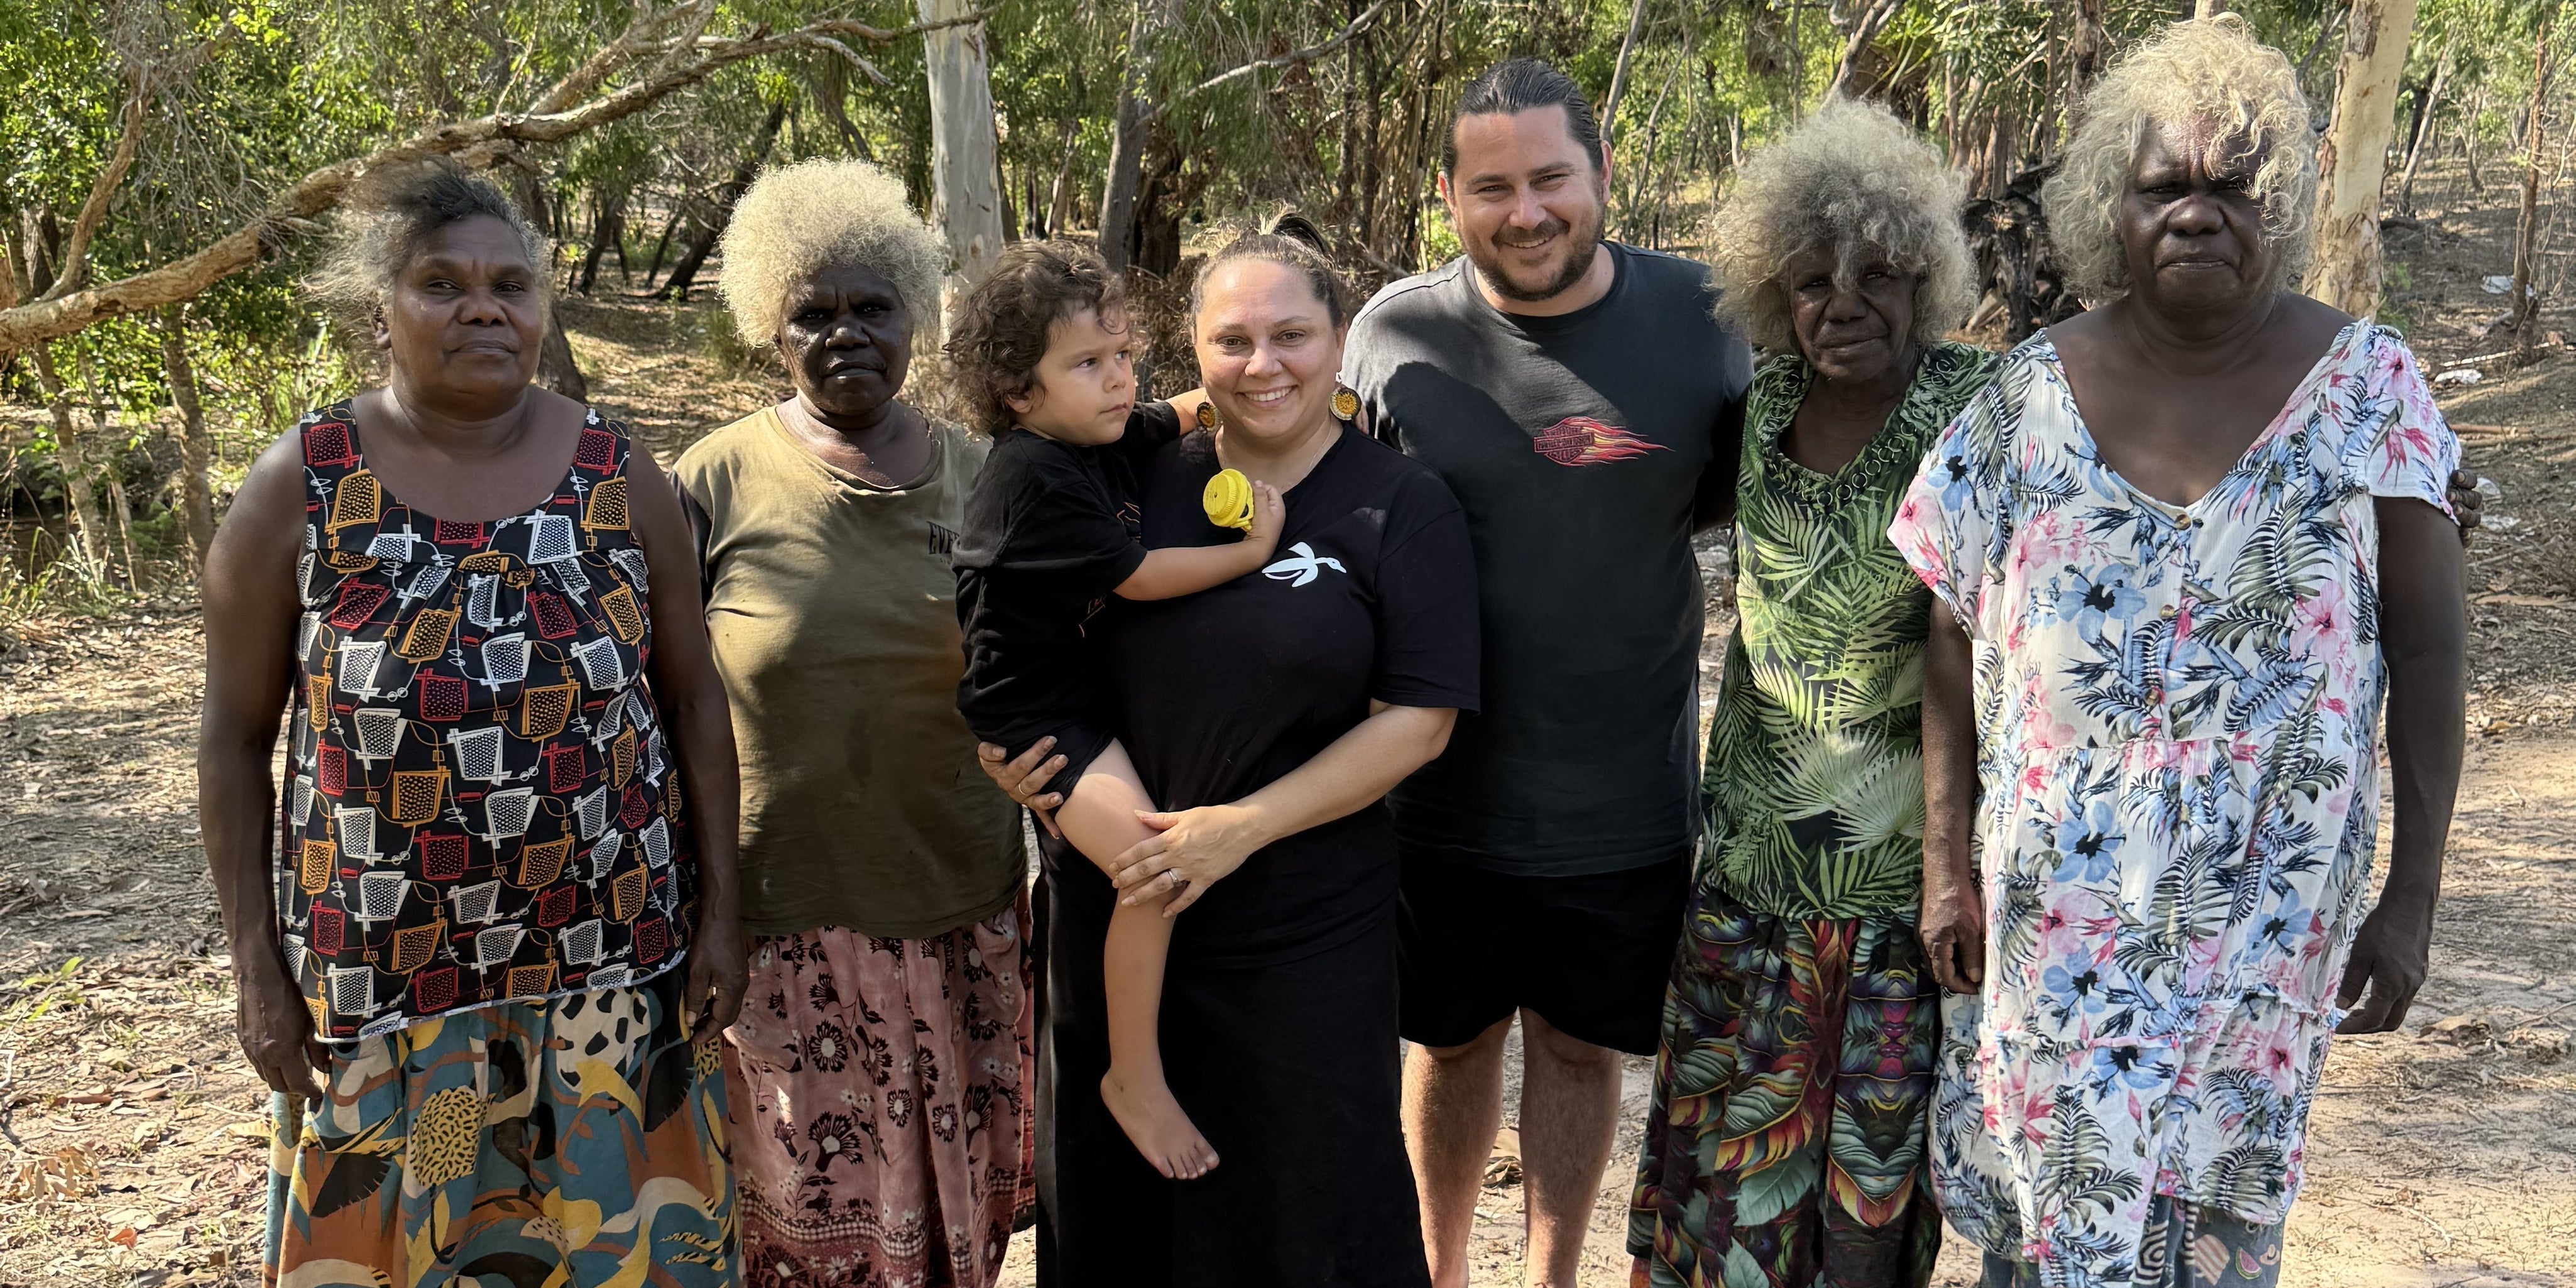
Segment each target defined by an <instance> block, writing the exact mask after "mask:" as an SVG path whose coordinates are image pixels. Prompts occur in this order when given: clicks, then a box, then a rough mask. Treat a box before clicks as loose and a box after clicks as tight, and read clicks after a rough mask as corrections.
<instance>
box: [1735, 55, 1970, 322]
mask: <svg viewBox="0 0 2576 1288" xmlns="http://www.w3.org/2000/svg"><path fill="white" fill-rule="evenodd" d="M1965 196H1966V188H1965V184H1964V182H1963V181H1962V180H1961V179H1960V178H1959V177H1958V176H1957V175H1956V174H1955V173H1953V172H1952V171H1951V169H1950V167H1949V166H1947V165H1945V164H1943V162H1942V160H1941V154H1940V152H1939V151H1937V150H1936V149H1934V148H1933V147H1932V145H1931V144H1929V143H1926V142H1924V141H1923V140H1921V139H1919V138H1917V137H1915V135H1914V132H1913V131H1912V130H1910V129H1907V128H1906V126H1905V123H1904V122H1902V121H1899V120H1897V119H1896V118H1895V117H1894V116H1892V115H1890V114H1889V113H1888V112H1887V110H1886V109H1885V108H1882V107H1879V106H1877V105H1875V104H1871V103H1861V102H1855V101H1853V100H1851V99H1847V98H1839V97H1837V98H1834V99H1831V100H1828V101H1827V102H1826V103H1825V105H1824V106H1822V107H1820V108H1817V109H1816V112H1815V115H1813V116H1810V117H1808V118H1807V119H1806V120H1805V121H1804V122H1802V123H1800V124H1799V126H1798V127H1797V128H1796V129H1793V130H1791V131H1789V133H1788V134H1787V135H1785V136H1783V137H1782V138H1781V139H1779V140H1778V141H1777V142H1774V143H1772V144H1770V145H1769V146H1766V147H1764V148H1762V149H1761V150H1759V151H1757V152H1755V153H1754V154H1753V155H1751V156H1749V157H1747V158H1745V160H1744V166H1743V168H1742V169H1741V170H1739V171H1737V172H1736V176H1735V183H1734V186H1733V189H1732V190H1731V191H1730V192H1728V194H1727V196H1726V200H1725V202H1724V203H1723V204H1722V205H1720V206H1719V208H1718V213H1717V217H1716V219H1715V220H1714V221H1713V222H1712V224H1711V226H1710V233H1711V240H1712V241H1713V242H1714V243H1715V249H1714V250H1713V251H1712V252H1711V254H1710V258H1709V268H1710V270H1711V271H1712V273H1713V274H1714V275H1715V276H1716V279H1717V285H1718V287H1719V295H1718V301H1717V316H1718V320H1719V321H1721V322H1725V323H1728V324H1730V325H1732V326H1734V327H1735V328H1736V329H1737V330H1739V331H1741V332H1742V333H1743V334H1744V337H1745V338H1746V339H1748V340H1751V341H1752V342H1753V343H1755V344H1757V345H1760V346H1762V347H1763V348H1765V349H1769V350H1773V351H1775V352H1778V351H1785V350H1788V349H1789V348H1791V347H1792V346H1793V345H1794V344H1795V343H1796V341H1795V339H1794V338H1793V337H1792V336H1791V334H1790V330H1789V283H1788V282H1787V280H1786V274H1787V272H1788V263H1789V261H1790V260H1791V259H1792V258H1794V257H1796V256H1797V255H1798V254H1800V253H1801V252H1804V251H1807V250H1811V249H1814V248H1816V247H1819V246H1831V247H1833V248H1834V255H1835V270H1834V276H1835V280H1837V281H1844V280H1846V279H1848V278H1850V277H1852V276H1853V275H1854V274H1857V273H1858V272H1860V270H1861V269H1862V268H1863V267H1864V266H1865V265H1866V264H1867V262H1868V260H1869V258H1870V257H1871V256H1872V255H1877V256H1883V257H1885V259H1886V261H1887V262H1888V264H1890V265H1891V266H1893V267H1895V268H1896V269H1898V270H1899V271H1902V272H1907V273H1914V274H1917V275H1919V282H1918V284H1917V285H1916V287H1915V288H1914V336H1913V338H1914V340H1915V341H1916V342H1917V343H1930V342H1932V341H1935V340H1938V339H1940V338H1941V337H1942V336H1944V335H1947V334H1948V333H1949V332H1950V330H1951V329H1952V328H1953V327H1956V326H1957V325H1958V324H1959V323H1960V321H1961V320H1962V319H1964V318H1965V317H1967V315H1968V309H1969V308H1970V307H1971V306H1972V305H1974V304H1975V303H1976V296H1975V293H1974V292H1975V288H1974V286H1973V285H1972V284H1971V283H1972V282H1973V280H1974V274H1973V273H1972V272H1971V268H1970V265H1971V261H1970V259H1969V257H1968V236H1967V233H1966V232H1965V231H1963V230H1962V229H1961V227H1960V224H1959V206H1960V203H1961V202H1962V200H1964V198H1965Z"/></svg>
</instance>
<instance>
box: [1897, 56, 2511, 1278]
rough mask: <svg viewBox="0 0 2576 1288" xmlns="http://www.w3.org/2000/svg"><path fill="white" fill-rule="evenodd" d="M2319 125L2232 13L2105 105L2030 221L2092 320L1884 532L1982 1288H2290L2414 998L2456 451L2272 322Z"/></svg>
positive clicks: (2447, 784) (2327, 324)
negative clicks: (2322, 1093) (1919, 753)
mask: <svg viewBox="0 0 2576 1288" xmlns="http://www.w3.org/2000/svg"><path fill="white" fill-rule="evenodd" d="M2308 121H2309V116H2308V107H2307V104H2306V102H2305V100H2304V99H2303V98H2302V97H2301V96H2300V93H2299V90H2298V85H2297V77H2296V74H2295V73H2294V72H2293V71H2292V69H2291V67H2290V65H2289V63H2288V62H2287V60H2285V59H2283V58H2282V57H2281V55H2280V54H2279V53H2278V52H2276V51H2274V50H2271V49H2269V48H2266V47H2264V46H2262V45H2260V44H2258V43H2256V42H2255V40H2254V39H2253V37H2252V35H2251V33H2250V30H2249V29H2248V28H2247V27H2246V25H2245V24H2244V23H2243V22H2242V20H2240V19H2237V18H2234V17H2229V16H2222V17H2219V18H2215V19H2204V20H2200V21H2196V22H2189V23H2181V24H2177V25H2176V26H2174V27H2172V28H2170V29H2168V30H2167V32H2166V33H2165V34H2164V35H2162V36H2160V37H2159V38H2157V39H2156V40H2154V41H2151V42H2149V43H2148V44H2147V45H2145V46H2144V47H2142V48H2141V49H2139V50H2138V51H2137V52H2136V53H2135V54H2133V55H2132V56H2131V57H2130V58H2129V59H2128V60H2126V61H2125V62H2124V63H2123V64H2121V65H2120V66H2119V67H2118V68H2116V69H2115V70H2114V71H2113V72H2112V73H2111V74H2110V75H2108V76H2107V77H2105V78H2104V80H2103V81H2102V83H2101V84H2100V85H2099V86H2097V87H2096V89H2095V90H2094V92H2093V94H2092V95H2091V97H2090V98H2089V100H2088V101H2087V103H2086V108H2085V113H2084V116H2083V119H2082V122H2081V124H2080V125H2079V126H2078V129H2077V131H2076V134H2075V137H2074V138H2073V140H2072V141H2071V142H2070V144H2069V146H2068V148H2067V153H2066V159H2065V162H2064V165H2063V167H2062V168H2061V170H2060V172H2059V173H2058V174H2057V176H2055V177H2054V178H2053V179H2052V180H2051V181H2050V183H2049V185H2048V188H2047V189H2046V191H2045V193H2044V199H2045V201H2046V203H2047V208H2048V218H2049V226H2050V229H2051V232H2052V234H2053V236H2054V237H2055V238H2056V241H2057V244H2058V247H2059V250H2060V252H2061V255H2062V256H2063V257H2064V259H2065V260H2066V262H2067V265H2068V268H2069V273H2070V278H2071V279H2072V281H2073V282H2074V285H2075V286H2076V289H2077V290H2078V292H2079V293H2080V294H2082V295H2083V296H2084V297H2085V298H2087V299H2090V300H2094V301H2107V302H2106V303H2100V304H2099V305H2098V306H2097V307H2096V308H2094V309H2093V311H2091V312H2089V313H2086V314H2084V315H2082V316H2080V317H2077V318H2075V319H2071V320H2069V321H2067V322H2063V323H2059V324H2057V325H2055V326H2052V327H2050V328H2049V329H2048V330H2047V331H2045V332H2043V333H2041V334H2040V335H2037V336H2034V337H2033V338H2032V339H2031V340H2030V341H2028V342H2027V343H2025V344H2023V345H2022V346H2021V347H2020V348H2018V349H2016V350H2014V351H2013V353H2012V354H2011V355H2010V356H2009V357H2008V358H2006V360H2005V362H2004V364H2003V368H2002V370H2001V372H2000V373H1999V374H1998V376H1997V377H1996V380H1995V382H1994V384H1992V385H1991V386H1989V387H1988V388H1987V390H1986V391H1985V392H1984V393H1983V394H1981V395H1980V396H1979V397H1977V398H1976V399H1975V400H1974V401H1972V402H1971V403H1970V404H1969V405H1968V408H1967V410H1966V411H1965V412H1964V413H1963V414H1961V415H1960V417H1959V418H1958V420H1957V421H1956V422H1954V423H1953V424H1952V425H1951V426H1950V428H1949V430H1948V431H1947V432H1946V433H1945V434H1944V435H1943V436H1942V438H1941V441H1940V442H1939V443H1938V444H1937V445H1936V446H1935V447H1934V448H1933V451H1932V453H1931V455H1930V456H1928V457H1927V458H1926V459H1925V461H1924V463H1923V469H1922V473H1921V476H1920V477H1919V478H1918V479H1917V481H1916V483H1915V486H1914V490H1913V492H1912V494H1911V495H1910V496H1909V497H1908V498H1907V500H1906V502H1905V505H1904V506H1903V508H1902V509H1901V510H1900V512H1899V513H1898V515H1897V519H1896V522H1895V524H1894V526H1893V528H1892V529H1891V532H1890V535H1891V536H1892V537H1893V538H1894V539H1895V541H1896V544H1897V547H1898V548H1899V549H1900V550H1902V551H1903V552H1904V553H1905V556H1906V558H1907V559H1908V560H1909V561H1910V562H1911V563H1912V564H1913V565H1914V567H1915V570H1916V571H1917V573H1919V574H1920V575H1921V577H1922V578H1923V580H1924V581H1925V583H1927V584H1928V585H1929V586H1930V587H1931V588H1932V591H1933V593H1934V594H1935V596H1937V597H1938V598H1939V599H1940V600H1941V601H1942V603H1943V604H1944V605H1946V607H1947V611H1946V612H1940V613H1935V614H1934V618H1935V621H1934V627H1933V632H1932V638H1931V641H1930V644H1929V646H1928V652H1927V660H1926V663H1925V681H1924V707H1923V724H1924V738H1923V741H1924V749H1925V764H1926V805H1927V819H1926V824H1925V846H1924V875H1925V889H1924V902H1923V921H1922V927H1923V936H1924V942H1925V949H1926V952H1927V954H1928V955H1929V957H1930V959H1931V966H1932V969H1933V972H1934V973H1935V975H1936V976H1938V977H1939V978H1940V980H1941V982H1942V983H1943V984H1944V985H1946V986H1948V987H1950V988H1952V989H1954V990H1958V991H1961V992H1965V993H1967V994H1969V995H1968V996H1965V997H1961V998H1955V999H1953V1000H1952V1002H1951V1003H1950V1005H1949V1006H1948V1007H1947V1014H1946V1022H1947V1023H1946V1033H1945V1037H1944V1041H1943V1045H1942V1052H1941V1060H1940V1078H1941V1085H1940V1089H1939V1092H1938V1095H1937V1099H1936V1102H1935V1107H1934V1119H1933V1130H1932V1153H1933V1173H1934V1180H1935V1184H1936V1186H1937V1188H1938V1192H1939V1193H1940V1196H1941V1200H1942V1207H1943V1211H1944V1214H1945V1215H1946V1216H1947V1217H1948V1219H1949V1222H1950V1224H1951V1225H1952V1226H1953V1227H1954V1228H1956V1229H1958V1230H1959V1231H1960V1232H1961V1233H1963V1234H1966V1235H1968V1236H1969V1237H1970V1238H1972V1239H1973V1240H1975V1241H1976V1242H1977V1243H1978V1244H1980V1245H1981V1246H1982V1247H1983V1248H1984V1250H1985V1253H1986V1283H1987V1284H1988V1285H1989V1288H2021V1286H2023V1285H2032V1284H2045V1285H2049V1286H2050V1288H2067V1286H2074V1285H2085V1286H2093V1285H2100V1286H2104V1288H2128V1286H2131V1285H2137V1286H2141V1288H2163V1286H2165V1285H2195V1286H2197V1285H2216V1284H2220V1283H2226V1284H2229V1285H2239V1286H2245V1288H2253V1286H2256V1285H2264V1284H2269V1283H2272V1282H2274V1281H2275V1280H2276V1279H2277V1277H2278V1275H2279V1273H2280V1253H2281V1239H2280V1228H2281V1223H2282V1221H2283V1220H2284V1218H2285V1217H2286V1215H2287V1213H2288V1210H2289V1207H2290V1204H2291V1202H2292V1200H2293V1199H2294V1198H2295V1197H2296V1196H2297V1194H2298V1190H2299V1185H2300V1181H2301V1179H2302V1170H2303V1169H2302V1144H2303V1139H2304V1136H2305V1129H2306V1122H2307V1116H2308V1110H2309V1106H2310V1103H2311V1101H2312V1098H2313V1097H2314V1095H2315V1092H2316V1085H2317V1079H2318V1076H2319V1074H2320V1072H2321V1069H2322V1066H2323V1063H2324V1059H2325V1054H2326V1046H2327V1043H2328V1040H2329V1037H2330V1035H2331V1034H2332V1033H2333V1032H2335V1031H2336V1030H2337V1026H2338V1025H2340V1026H2341V1029H2342V1031H2345V1032H2382V1031H2386V1030H2388V1029H2390V1028H2393V1027H2395V1026H2396V1025H2397V1023H2398V1022H2399V1021H2400V1020H2402V1019H2403V1017H2404V1015H2405V1012H2406V1008H2407V1005H2408V1003H2409V1001H2410V1000H2411V999H2412V997H2413V995H2414V992H2415V989H2416V988H2417V986H2418V985H2420V984H2421V982H2422V980H2423V977H2424V971H2425V961H2426V956H2427V952H2428V948H2429V944H2430V939H2431V931H2432V913H2433V903H2434V897H2435V894H2436V892H2437V890H2438V887H2439V884H2440V872H2441V857H2442V847H2443V839H2444V836H2445V834H2446V832H2447V830H2448V828H2449V823H2450V813H2451V803H2452V798H2453V795H2454V792H2455V789H2456V787H2457V785H2458V778H2459V765H2460V744H2461V718H2462V714H2461V713H2462V704H2463V685H2464V677H2463V668H2462V649H2463V636H2464V633H2465V625H2464V622H2463V616H2464V614H2463V609H2462V589H2461V583H2462V576H2463V572H2462V562H2463V561H2462V559H2461V557H2460V550H2459V542H2458V541H2457V540H2455V539H2454V537H2453V526H2452V521H2451V519H2450V517H2449V516H2450V512H2451V505H2450V503H2449V501H2448V500H2447V498H2446V496H2445V491H2444V484H2445V480H2446V479H2447V477H2448V475H2449V474H2450V472H2451V469H2452V467H2453V465H2454V464H2455V462H2456V460H2457V456H2458V444H2457V442H2456V441H2455V440H2454V439H2453V438H2452V436H2451V433H2450V430H2449V428H2448V427H2447V426H2445V425H2444V424H2443V422H2442V418H2441V415H2440V413H2439V412H2437V411H2436V410H2434V407H2433V403H2432V399H2431V397H2430V395H2429V393H2428V391H2427V390H2426V389H2425V386H2424V382H2423V380H2422V379H2421V378H2420V376H2419V375H2418V374H2417V372H2416V368H2415V363H2414V359H2413V358H2412V356H2411V355H2409V354H2408V353H2407V351H2406V348H2405V346H2404V344H2403V343H2401V342H2400V341H2399V340H2398V338H2397V336H2396V335H2395V334H2394V333H2392V332H2389V331H2386V330H2384V329H2382V328H2379V327H2376V326H2373V325H2371V324H2369V323H2368V322H2362V321H2355V320H2353V319H2352V318H2350V317H2347V316H2345V315H2344V314H2342V313H2339V312H2337V311H2335V310H2333V309H2331V308H2328V307H2326V306H2324V305H2322V304H2318V303H2316V302H2314V301H2312V300H2309V299H2307V298H2305V297H2303V296H2300V295H2297V294H2295V293H2293V287H2294V285H2295V283H2296V281H2297V278H2298V274H2299V270H2300V269H2301V267H2302V261H2303V260H2304V258H2305V248H2306V247H2307V244H2308V238H2309V229H2308V222H2307V221H2308V211H2309V209H2310V207H2311V205H2312V204H2313V199H2314V195H2315V190H2316V182H2317V181H2316V173H2317V168H2316V155H2315V144H2314V138H2313V135H2312V134H2311V133H2310V131H2309V127H2308ZM2383 707H2384V708H2385V710H2386V713H2387V716H2388V744H2389V763H2390V769H2391V771H2392V774H2393V778H2394V788H2395V793H2394V795H2395V800H2396V806H2397V811H2396V826H2395V838H2394V844H2393V847H2392V854H2391V860H2390V867H2389V872H2388V875H2387V880H2386V885H2385V888H2384V889H2383V891H2382V892H2381V896H2380V899H2379V902H2378V905H2377V907H2376V908H2375V910H2371V911H2369V913H2368V915H2367V916H2365V915H2364V909H2365V905H2366V903H2367V902H2368V896H2369V893H2370V884H2371V882H2370V878H2371V875H2372V874H2371V871H2370V867H2371V860H2372V846H2373V843H2374V841H2375V838H2376V835H2377V831H2378V821H2379V820H2378V801H2379V758H2378V753H2377V737H2378V730H2379V719H2380V716H2381V713H2382V710H2383ZM1971 728H1973V730H1974V732H1973V735H1972V734H1971V733H1970V730H1971ZM1971 774H1973V775H1974V776H1973V778H1972V777H1971ZM2365 992H2367V994H2368V998H2369V1000H2368V1002H2367V1003H2366V1004H2364V1005H2362V1006H2360V1008H2359V1009H2358V1010H2348V1009H2347V1008H2351V1007H2353V1006H2354V1005H2355V1003H2357V1002H2360V1001H2361V999H2362V997H2363V995H2364V993H2365Z"/></svg>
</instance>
